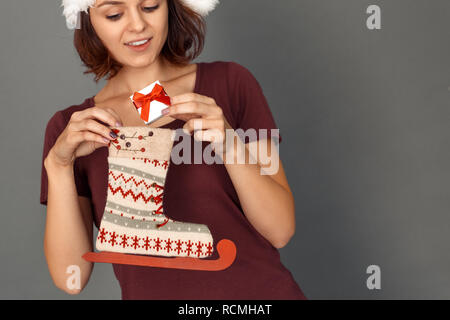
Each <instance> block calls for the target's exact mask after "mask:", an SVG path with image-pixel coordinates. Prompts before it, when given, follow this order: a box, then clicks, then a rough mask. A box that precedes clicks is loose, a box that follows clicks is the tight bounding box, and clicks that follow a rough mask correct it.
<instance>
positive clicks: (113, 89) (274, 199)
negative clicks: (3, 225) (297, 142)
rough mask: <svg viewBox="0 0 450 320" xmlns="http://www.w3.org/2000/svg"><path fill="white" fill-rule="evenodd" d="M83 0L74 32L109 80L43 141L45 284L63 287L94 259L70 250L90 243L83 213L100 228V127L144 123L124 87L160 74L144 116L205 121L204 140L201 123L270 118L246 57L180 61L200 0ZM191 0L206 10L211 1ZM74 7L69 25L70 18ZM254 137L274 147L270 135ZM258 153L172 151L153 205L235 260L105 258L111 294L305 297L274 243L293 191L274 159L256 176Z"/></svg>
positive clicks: (52, 124)
mask: <svg viewBox="0 0 450 320" xmlns="http://www.w3.org/2000/svg"><path fill="white" fill-rule="evenodd" d="M74 1H75V2H76V1H79V2H86V1H84V0H72V2H74ZM94 2H95V3H94V4H93V6H92V7H90V8H89V10H88V12H87V13H86V12H82V13H81V15H80V16H79V26H80V29H77V30H76V31H75V38H74V43H75V47H76V49H77V51H78V53H79V55H80V58H81V59H82V61H83V62H84V64H85V65H86V67H87V71H86V72H87V73H93V74H94V75H95V80H96V81H98V80H99V79H101V78H103V77H107V80H108V81H107V83H106V85H105V87H104V88H103V89H101V90H100V92H99V93H98V94H97V95H95V96H94V97H91V98H87V99H86V100H85V101H84V102H83V103H82V104H80V105H73V106H70V107H68V108H66V109H64V110H60V111H58V112H56V113H55V114H54V116H53V117H52V118H51V119H50V121H49V122H48V124H47V129H46V135H45V142H44V152H43V168H42V189H41V203H42V204H45V205H47V220H46V230H45V240H44V249H45V254H46V258H47V262H48V266H49V271H50V274H51V276H52V279H53V281H54V283H55V285H56V286H57V287H58V288H60V289H61V290H64V291H65V292H67V293H70V294H77V293H79V292H80V291H81V290H82V289H83V288H84V287H85V285H86V284H87V282H88V280H89V277H90V274H91V272H92V268H93V264H92V263H90V262H87V261H85V260H84V259H82V257H81V256H82V255H83V254H84V253H86V252H89V251H93V244H92V243H93V242H92V237H93V228H92V224H93V223H94V224H95V226H96V227H97V228H98V227H99V224H100V221H101V219H102V215H103V209H104V207H105V202H106V192H105V191H106V190H107V180H108V179H107V175H108V166H107V156H108V150H107V148H104V147H105V146H107V144H108V142H109V141H111V140H113V139H115V136H114V135H110V134H111V129H110V127H113V126H120V125H123V126H142V125H145V124H144V123H143V121H142V120H141V119H140V118H139V114H138V113H137V112H136V109H135V107H134V106H133V105H132V103H131V102H130V100H129V96H130V95H131V94H132V93H133V92H136V91H138V90H140V89H142V88H144V87H145V86H147V85H148V84H150V83H152V82H154V81H156V80H159V81H160V83H161V84H162V86H163V87H164V88H165V90H166V92H167V94H168V95H169V96H170V97H171V103H172V106H171V107H170V108H169V113H168V114H166V115H165V116H163V117H162V118H160V119H158V120H157V121H155V122H153V123H151V124H150V126H151V127H160V128H171V129H180V128H183V129H185V130H186V131H187V132H188V133H189V134H191V135H192V133H193V129H194V124H195V123H196V122H197V124H198V123H200V124H201V125H202V128H203V129H204V130H199V131H197V132H196V133H195V134H194V136H192V137H191V139H194V138H195V139H197V140H200V141H203V142H202V144H204V145H208V143H209V142H210V141H211V140H210V139H211V136H210V135H208V132H211V131H210V130H216V132H217V131H219V132H222V133H224V132H225V130H226V129H237V128H241V129H243V130H247V129H249V128H254V129H275V128H276V126H275V122H274V120H273V117H272V114H271V112H270V109H269V106H268V105H267V101H266V99H265V97H264V95H263V93H262V90H261V87H260V86H259V84H258V82H257V81H256V79H255V78H254V77H253V75H252V74H251V73H250V72H249V71H248V70H247V69H246V68H244V67H242V66H241V65H239V64H237V63H234V62H223V61H216V62H210V63H196V64H193V63H190V62H191V60H193V59H194V58H195V57H197V56H198V55H199V54H200V52H201V50H202V48H203V41H204V36H205V35H204V31H205V25H204V20H203V19H202V16H201V15H202V14H203V15H204V14H205V10H204V9H205V8H204V7H201V6H197V5H196V4H195V3H196V2H195V1H188V0H145V1H142V0H127V1H120V2H117V1H114V2H111V1H106V0H97V1H94ZM200 2H203V4H204V3H207V4H209V5H210V8H209V9H211V4H212V7H214V3H215V1H199V3H200ZM66 9H68V8H66ZM71 9H73V8H71ZM202 10H203V11H202ZM206 11H208V10H206ZM74 12H75V13H77V12H76V10H75V11H74V10H72V11H71V19H68V25H73V24H74V19H73V14H74ZM206 13H207V12H206ZM148 39H150V40H148ZM190 50H191V51H190ZM258 137H259V136H258ZM258 137H257V138H258ZM278 138H279V141H281V136H278ZM208 139H209V140H208ZM249 140H250V141H248V143H250V144H254V143H256V142H257V141H251V140H252V139H249ZM261 141H262V140H261ZM263 142H264V143H266V144H267V146H268V148H272V149H271V150H274V149H273V146H274V144H273V143H271V142H270V139H268V140H267V141H266V140H264V141H263ZM228 148H229V147H228ZM224 152H225V153H224V155H225V154H227V152H229V150H227V149H226V148H225V151H224ZM245 152H246V154H247V156H248V152H249V151H248V150H246V151H245ZM254 156H255V155H254ZM257 160H258V163H257V164H247V163H246V164H235V163H225V164H212V165H211V164H210V165H207V164H204V163H202V164H178V165H177V164H174V163H172V162H171V164H170V170H169V171H168V175H167V179H166V187H165V190H166V191H165V195H164V201H165V202H164V206H165V207H164V212H165V213H166V214H167V216H169V217H170V218H172V219H174V220H177V221H190V222H194V223H203V224H206V225H208V226H209V228H210V230H211V232H212V234H213V236H214V238H215V241H214V242H215V243H217V241H218V240H220V239H224V238H227V239H230V240H232V241H233V242H234V243H235V244H236V247H237V257H236V260H235V261H234V263H233V264H232V265H231V267H229V268H228V269H226V270H223V271H219V272H209V271H189V270H177V269H162V268H150V267H138V266H129V265H113V269H114V273H115V276H116V278H117V279H118V281H119V284H120V286H121V289H122V299H306V297H305V296H304V294H303V292H302V291H301V289H300V288H299V287H298V285H297V284H296V283H295V281H294V279H293V277H292V275H291V273H290V272H289V271H288V270H287V269H286V268H285V267H284V266H283V265H282V264H281V262H280V256H279V253H278V250H277V248H281V247H283V246H284V245H286V243H287V242H288V241H289V239H290V238H291V237H292V235H293V234H294V230H295V215H294V214H295V210H294V200H293V196H292V193H291V191H290V188H289V185H288V182H287V179H286V177H285V174H284V171H283V167H282V165H281V162H279V163H280V165H279V170H278V171H277V173H276V174H273V175H262V174H260V169H261V167H262V165H261V164H260V162H261V159H260V158H257ZM255 186H257V187H255ZM70 265H76V266H79V268H80V275H81V279H80V288H68V287H67V285H66V282H67V277H68V274H67V273H66V270H67V268H68V266H70Z"/></svg>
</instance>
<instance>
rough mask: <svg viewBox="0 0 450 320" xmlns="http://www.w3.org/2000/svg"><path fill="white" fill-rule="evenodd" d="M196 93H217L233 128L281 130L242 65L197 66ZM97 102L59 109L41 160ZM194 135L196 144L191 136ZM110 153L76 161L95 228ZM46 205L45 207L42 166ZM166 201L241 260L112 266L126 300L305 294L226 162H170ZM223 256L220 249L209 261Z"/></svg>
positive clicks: (169, 210) (168, 208)
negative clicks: (247, 208) (248, 209)
mask: <svg viewBox="0 0 450 320" xmlns="http://www.w3.org/2000/svg"><path fill="white" fill-rule="evenodd" d="M194 92H196V93H198V94H201V95H205V96H208V97H212V98H214V99H215V101H216V103H217V105H218V106H220V107H221V108H222V109H223V114H224V116H225V117H226V119H227V120H228V122H229V123H230V125H231V126H232V127H233V128H234V129H237V128H242V129H243V130H247V129H249V128H254V129H277V127H276V125H275V121H274V119H273V116H272V113H271V111H270V109H269V106H268V104H267V101H266V98H265V96H264V94H263V92H262V89H261V87H260V85H259V83H258V82H257V80H256V79H255V77H254V76H253V75H252V74H251V73H250V71H249V70H248V69H246V68H245V67H243V66H241V65H240V64H238V63H234V62H225V61H215V62H202V63H198V68H197V77H196V82H195V89H194ZM93 106H94V99H93V97H91V98H88V99H86V100H85V101H84V102H83V103H82V104H81V105H74V106H70V107H68V108H66V109H64V110H60V111H57V112H56V113H55V114H54V116H53V117H52V118H51V119H50V120H49V122H48V124H47V128H46V132H45V142H44V151H43V157H42V161H44V159H45V157H46V156H47V154H48V152H49V150H50V149H51V148H52V146H53V145H54V143H55V141H56V139H57V138H58V136H59V135H60V133H61V132H62V131H63V130H64V128H65V127H66V125H67V123H68V121H69V119H70V116H71V114H72V113H73V112H75V111H79V110H83V109H86V108H90V107H93ZM184 123H185V122H184V121H182V120H175V121H172V122H171V123H169V124H166V125H163V126H162V128H170V129H178V128H182V127H183V124H184ZM256 131H257V132H258V130H256ZM269 133H270V131H269ZM191 140H192V143H194V138H193V136H191ZM279 141H280V142H281V135H279ZM179 142H181V140H180V141H179ZM247 142H248V140H247ZM177 143H178V142H177V141H175V142H174V146H175V145H176V144H177ZM195 143H201V145H202V147H203V148H205V147H206V146H207V145H208V142H197V141H196V142H195ZM107 156H108V149H107V148H106V147H104V148H99V149H97V150H96V151H94V152H93V153H92V154H90V155H88V156H85V157H79V158H77V159H76V160H75V162H74V175H75V183H76V187H77V191H78V195H80V196H85V197H89V198H90V199H91V201H92V208H93V214H94V217H93V218H94V223H95V226H96V227H97V229H98V228H99V226H100V222H101V219H102V216H103V210H104V208H105V205H106V197H107V183H108V162H107ZM40 202H41V204H44V205H46V204H47V174H46V171H45V168H44V166H43V163H42V181H41V199H40ZM163 206H164V207H163V211H164V214H165V215H167V216H168V217H169V218H171V219H174V220H176V221H186V222H191V223H199V224H206V225H207V226H208V227H209V229H210V231H211V234H212V236H213V239H214V243H215V244H217V243H218V242H219V241H220V240H221V239H230V240H232V241H233V242H234V243H235V244H236V247H237V256H236V260H235V261H234V263H233V264H232V265H231V266H230V267H229V268H228V269H225V270H223V271H215V272H212V271H192V270H177V269H163V268H153V267H139V266H128V265H116V264H113V269H114V273H115V276H116V277H117V279H118V281H119V283H120V287H121V288H122V299H269V300H275V299H306V297H305V296H304V294H303V292H302V291H301V289H300V288H299V286H298V285H297V283H296V282H295V280H294V278H293V277H292V275H291V273H290V272H289V270H287V269H286V268H285V267H284V266H283V265H282V263H281V261H280V255H279V252H278V250H277V249H276V248H275V247H274V246H272V244H271V243H270V242H269V241H268V240H266V239H265V238H264V237H263V236H262V235H261V234H260V233H259V232H258V231H257V230H256V229H255V228H254V227H253V226H252V224H251V223H250V222H249V221H248V219H247V218H246V216H245V214H244V212H243V210H242V207H241V204H240V202H239V198H238V195H237V193H236V190H235V189H234V187H233V183H232V181H231V179H230V177H229V175H228V173H227V170H226V168H225V166H224V165H223V164H219V163H214V164H206V163H205V162H204V161H203V162H202V164H184V163H182V164H174V163H173V162H172V159H171V162H170V165H169V170H168V172H167V177H166V182H165V190H164V201H163ZM217 257H218V256H217V250H215V251H214V254H213V256H212V257H211V258H214V259H216V258H217ZM169 259H170V258H169Z"/></svg>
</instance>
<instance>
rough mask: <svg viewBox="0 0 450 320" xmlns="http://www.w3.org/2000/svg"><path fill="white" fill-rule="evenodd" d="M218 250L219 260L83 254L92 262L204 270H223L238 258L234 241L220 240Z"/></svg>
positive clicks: (97, 253) (100, 253) (84, 257)
mask: <svg viewBox="0 0 450 320" xmlns="http://www.w3.org/2000/svg"><path fill="white" fill-rule="evenodd" d="M217 251H218V253H219V259H217V260H204V259H199V258H189V257H175V258H171V257H167V258H160V257H153V256H152V257H148V256H138V255H134V254H127V253H118V252H106V251H102V252H87V253H85V254H84V255H83V259H84V260H86V261H90V262H100V263H113V264H127V265H133V266H143V267H158V268H168V269H184V270H203V271H221V270H224V269H226V268H228V267H229V266H231V264H232V263H233V262H234V260H235V258H236V246H235V244H234V243H233V241H231V240H228V239H222V240H220V241H219V243H218V244H217Z"/></svg>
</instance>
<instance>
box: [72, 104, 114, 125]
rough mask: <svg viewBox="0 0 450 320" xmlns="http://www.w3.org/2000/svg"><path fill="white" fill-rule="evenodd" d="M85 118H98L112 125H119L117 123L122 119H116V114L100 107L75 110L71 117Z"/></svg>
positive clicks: (76, 118)
mask: <svg viewBox="0 0 450 320" xmlns="http://www.w3.org/2000/svg"><path fill="white" fill-rule="evenodd" d="M85 119H98V120H100V121H102V122H103V123H106V124H108V125H110V126H112V127H114V126H117V123H118V122H119V121H120V119H116V116H114V115H113V114H112V113H111V112H108V111H106V110H105V109H103V108H99V107H92V108H88V109H85V110H82V111H77V112H74V113H72V116H71V117H70V120H71V121H82V120H85Z"/></svg>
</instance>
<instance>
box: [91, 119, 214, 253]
mask: <svg viewBox="0 0 450 320" xmlns="http://www.w3.org/2000/svg"><path fill="white" fill-rule="evenodd" d="M113 131H114V132H116V133H117V135H118V136H119V137H118V138H117V139H116V140H114V141H111V143H110V145H109V155H108V166H109V173H108V196H107V200H106V206H105V210H104V213H103V218H102V221H101V224H100V229H99V233H98V236H97V241H96V248H97V250H100V251H109V252H121V253H135V254H145V255H158V256H177V257H196V258H205V257H208V256H210V255H212V252H213V238H212V236H211V233H210V231H209V229H208V227H207V226H206V225H201V224H193V223H186V222H178V221H174V220H172V219H169V218H168V217H167V216H165V215H164V213H163V198H164V184H165V179H166V176H167V171H168V169H169V163H170V153H171V150H172V146H173V141H174V139H173V137H174V134H175V130H171V129H164V128H151V127H147V126H140V127H119V128H114V129H113Z"/></svg>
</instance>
